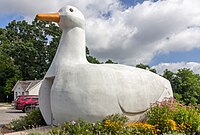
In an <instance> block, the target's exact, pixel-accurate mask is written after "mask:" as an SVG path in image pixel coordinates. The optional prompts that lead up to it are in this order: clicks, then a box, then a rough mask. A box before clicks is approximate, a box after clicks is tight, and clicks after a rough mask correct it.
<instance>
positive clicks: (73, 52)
mask: <svg viewBox="0 0 200 135" xmlns="http://www.w3.org/2000/svg"><path fill="white" fill-rule="evenodd" d="M85 43H86V42H85V30H84V29H82V28H78V27H75V28H72V29H65V30H63V32H62V37H61V40H60V44H59V47H58V49H57V52H56V56H55V57H56V58H55V59H56V61H60V62H63V63H73V64H85V63H88V62H87V59H86V52H85ZM61 64H62V63H61Z"/></svg>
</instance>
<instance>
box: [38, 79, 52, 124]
mask: <svg viewBox="0 0 200 135" xmlns="http://www.w3.org/2000/svg"><path fill="white" fill-rule="evenodd" d="M54 78H55V77H48V78H44V79H43V81H42V85H41V87H40V91H39V108H40V111H41V113H42V116H43V118H44V120H45V122H46V124H47V125H52V124H53V115H52V109H51V88H52V85H53V82H54Z"/></svg>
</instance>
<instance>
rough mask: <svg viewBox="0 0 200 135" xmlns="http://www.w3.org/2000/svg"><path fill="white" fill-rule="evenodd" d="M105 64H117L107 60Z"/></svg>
mask: <svg viewBox="0 0 200 135" xmlns="http://www.w3.org/2000/svg"><path fill="white" fill-rule="evenodd" d="M105 63H107V64H117V63H116V62H113V61H112V60H111V59H108V60H107V61H106V62H105Z"/></svg>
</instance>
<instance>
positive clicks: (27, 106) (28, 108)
mask: <svg viewBox="0 0 200 135" xmlns="http://www.w3.org/2000/svg"><path fill="white" fill-rule="evenodd" d="M23 110H24V111H23V112H25V113H27V112H30V111H31V110H32V109H31V106H30V105H26V106H25V107H24V109H23Z"/></svg>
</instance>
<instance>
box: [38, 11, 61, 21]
mask: <svg viewBox="0 0 200 135" xmlns="http://www.w3.org/2000/svg"><path fill="white" fill-rule="evenodd" d="M36 19H38V20H41V21H49V22H57V23H59V21H60V14H59V13H53V14H37V15H36Z"/></svg>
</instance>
